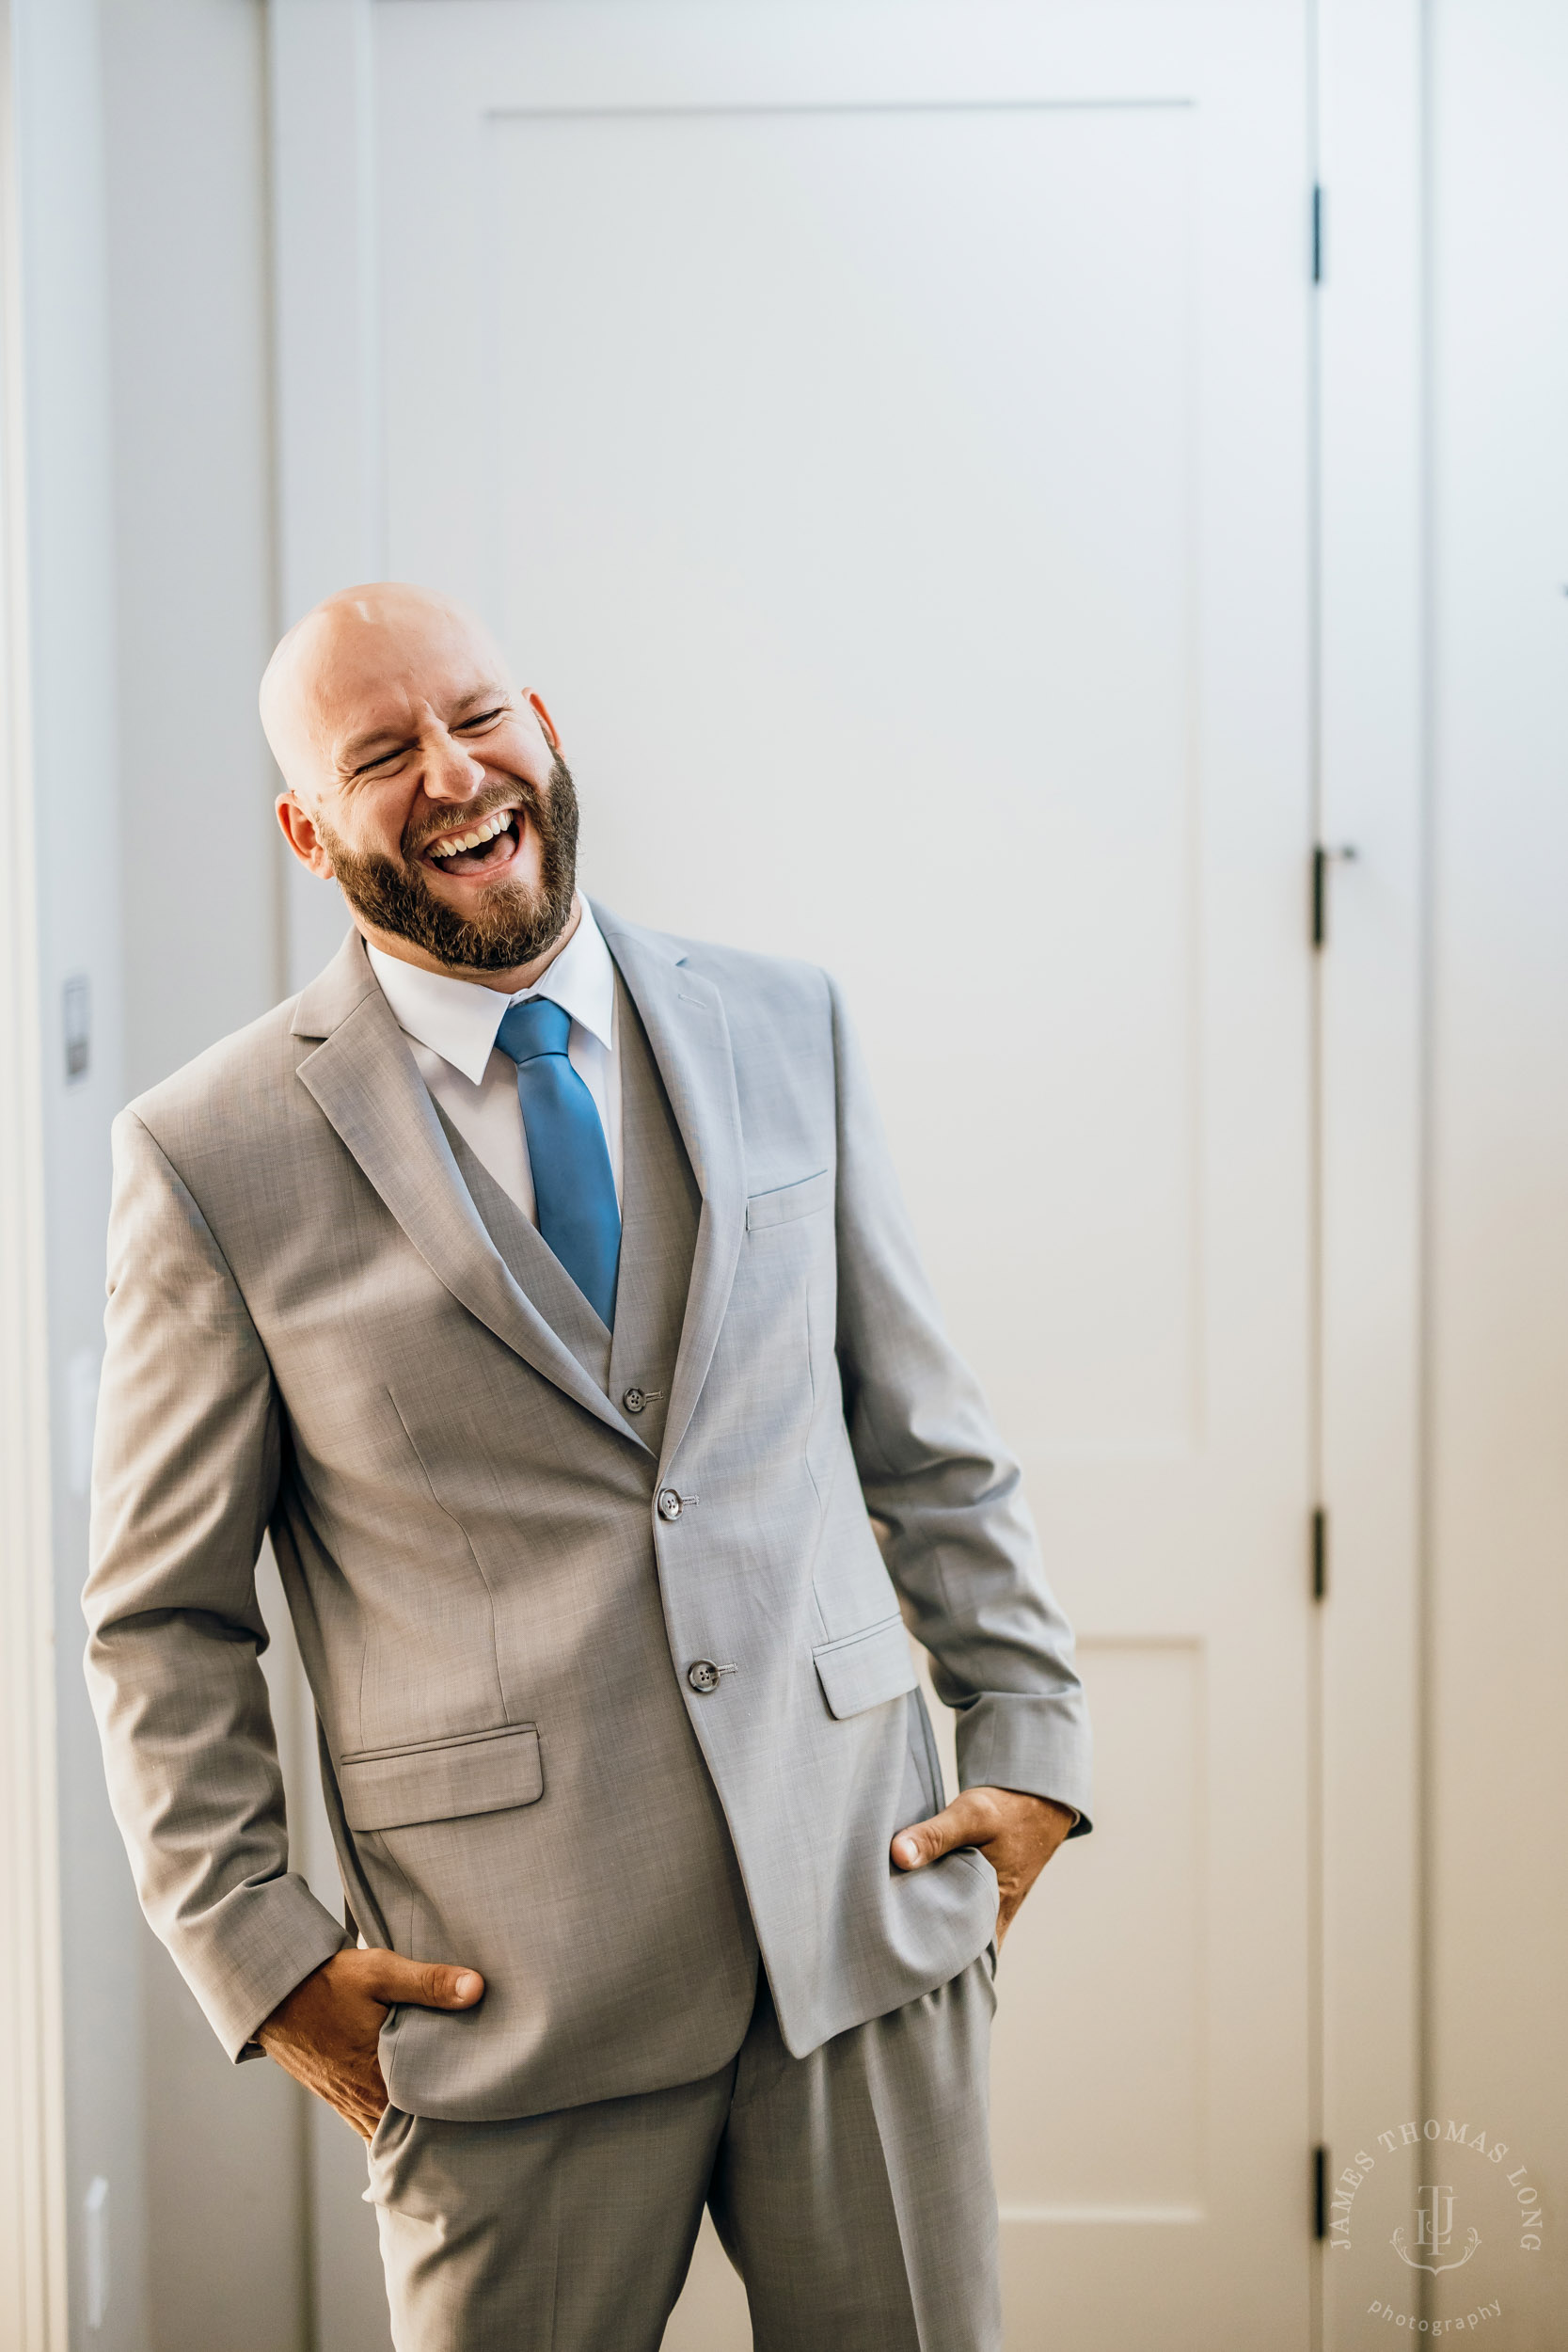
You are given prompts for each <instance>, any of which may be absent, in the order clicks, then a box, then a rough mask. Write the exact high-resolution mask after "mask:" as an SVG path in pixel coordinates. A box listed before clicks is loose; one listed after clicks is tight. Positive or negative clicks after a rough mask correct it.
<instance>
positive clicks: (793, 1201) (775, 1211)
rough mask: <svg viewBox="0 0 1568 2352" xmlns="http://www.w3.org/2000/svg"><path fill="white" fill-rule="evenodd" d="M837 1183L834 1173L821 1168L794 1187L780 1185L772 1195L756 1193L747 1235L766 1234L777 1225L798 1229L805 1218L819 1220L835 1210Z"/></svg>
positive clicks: (751, 1202) (748, 1211)
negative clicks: (833, 1205)
mask: <svg viewBox="0 0 1568 2352" xmlns="http://www.w3.org/2000/svg"><path fill="white" fill-rule="evenodd" d="M832 1200H833V1179H832V1170H831V1169H829V1168H818V1170H817V1171H816V1174H815V1175H814V1176H801V1177H799V1178H797V1180H796V1182H795V1183H794V1184H777V1185H775V1186H774V1187H773V1189H772V1190H771V1191H770V1192H753V1193H752V1197H751V1199H750V1200H748V1201H747V1203H746V1231H747V1232H749V1233H766V1232H770V1231H771V1230H772V1228H773V1227H774V1226H777V1225H795V1224H798V1223H799V1222H800V1218H801V1217H806V1216H817V1215H818V1214H819V1212H820V1211H822V1210H823V1209H829V1208H832Z"/></svg>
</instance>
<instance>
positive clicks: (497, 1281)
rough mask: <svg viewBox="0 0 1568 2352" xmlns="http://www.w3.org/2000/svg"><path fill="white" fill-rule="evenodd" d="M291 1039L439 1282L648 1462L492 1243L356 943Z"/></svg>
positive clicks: (304, 1004)
mask: <svg viewBox="0 0 1568 2352" xmlns="http://www.w3.org/2000/svg"><path fill="white" fill-rule="evenodd" d="M293 1032H294V1035H295V1036H296V1037H304V1038H311V1037H320V1038H321V1039H322V1043H321V1044H320V1045H318V1046H317V1048H316V1050H315V1052H314V1053H313V1054H308V1055H307V1056H306V1057H305V1058H304V1060H303V1061H302V1062H301V1063H300V1065H299V1071H298V1075H299V1079H300V1082H301V1084H302V1085H303V1086H304V1087H305V1088H306V1089H308V1090H309V1093H310V1094H311V1096H312V1097H313V1098H314V1100H315V1102H316V1103H317V1104H318V1105H319V1107H320V1109H321V1111H322V1113H323V1115H324V1117H325V1118H326V1119H327V1120H329V1121H330V1122H331V1124H332V1126H333V1128H334V1129H335V1130H336V1132H337V1135H338V1137H339V1140H340V1141H341V1143H342V1145H343V1147H344V1149H345V1150H346V1151H347V1152H349V1153H350V1154H351V1155H352V1156H353V1158H354V1159H355V1160H356V1162H357V1163H358V1166H359V1168H361V1170H362V1171H363V1173H364V1175H365V1177H366V1178H367V1180H368V1181H369V1183H370V1184H372V1185H373V1186H374V1188H375V1191H376V1192H377V1194H378V1195H379V1196H380V1198H381V1200H383V1201H384V1202H385V1203H386V1205H387V1207H388V1210H389V1211H390V1212H391V1214H392V1216H394V1217H395V1218H396V1219H397V1221H398V1223H399V1225H400V1226H401V1227H402V1228H403V1231H404V1233H406V1235H407V1236H408V1239H409V1240H410V1242H412V1244H413V1246H414V1248H416V1249H417V1250H418V1251H419V1253H420V1257H421V1258H422V1259H423V1260H424V1262H425V1263H426V1265H428V1266H429V1268H430V1270H431V1272H432V1273H433V1274H434V1275H435V1276H436V1279H437V1281H439V1282H441V1283H443V1284H444V1285H445V1287H446V1288H447V1289H448V1290H449V1291H451V1295H452V1296H453V1297H454V1298H455V1299H457V1300H458V1301H459V1302H460V1303H461V1304H462V1305H463V1306H465V1307H466V1308H467V1310H468V1312H469V1313H470V1314H471V1315H473V1316H475V1317H477V1319H478V1320H479V1321H480V1322H481V1323H483V1325H484V1327H485V1328H486V1329H487V1330H489V1331H493V1332H494V1333H495V1335H496V1337H497V1339H499V1341H501V1342H502V1343H503V1344H504V1345H505V1346H507V1347H510V1348H511V1349H512V1350H513V1352H514V1354H515V1355H518V1356H521V1357H522V1359H523V1360H524V1361H525V1362H526V1363H529V1364H531V1365H532V1367H533V1369H534V1371H535V1372H537V1373H539V1374H541V1375H543V1377H544V1378H545V1379H546V1380H549V1381H552V1382H553V1383H554V1384H555V1386H556V1387H557V1388H558V1389H562V1390H563V1391H565V1393H566V1394H567V1395H568V1396H569V1397H571V1398H572V1399H573V1400H574V1401H575V1402H576V1403H577V1404H578V1405H580V1406H582V1407H583V1409H584V1411H585V1412H590V1413H592V1414H593V1415H594V1418H595V1419H596V1420H598V1421H602V1422H605V1423H607V1425H608V1426H609V1427H610V1428H611V1429H613V1430H615V1431H617V1432H618V1433H619V1435H620V1436H622V1437H624V1438H630V1439H631V1441H632V1443H633V1444H634V1445H636V1446H637V1447H639V1449H640V1450H641V1451H643V1452H646V1450H647V1449H646V1447H644V1446H643V1443H642V1440H641V1438H639V1436H638V1434H637V1432H636V1430H635V1429H633V1428H632V1427H631V1425H630V1423H629V1422H626V1421H625V1420H623V1419H622V1417H621V1415H620V1414H619V1413H618V1412H617V1411H616V1409H615V1407H614V1406H613V1405H611V1403H610V1399H609V1398H608V1396H606V1395H605V1393H604V1391H603V1390H601V1389H598V1388H595V1386H594V1382H593V1380H592V1379H591V1377H590V1376H589V1375H588V1374H587V1373H586V1372H585V1371H584V1370H583V1367H582V1366H581V1364H579V1363H578V1359H577V1358H576V1357H575V1356H574V1355H573V1354H572V1352H571V1349H570V1348H568V1347H567V1346H565V1345H564V1343H562V1341H561V1340H559V1339H558V1338H557V1337H556V1334H555V1333H554V1332H553V1331H552V1330H551V1329H550V1327H549V1325H548V1324H547V1323H546V1321H545V1318H544V1317H543V1315H541V1314H540V1313H539V1311H537V1309H536V1308H535V1307H534V1306H533V1304H532V1302H531V1300H530V1299H529V1298H528V1297H527V1295H525V1293H524V1292H523V1291H522V1290H521V1289H520V1288H519V1287H518V1285H517V1283H516V1282H515V1280H514V1279H513V1277H512V1275H511V1274H510V1273H509V1272H508V1270H507V1267H506V1265H505V1263H503V1261H502V1259H501V1257H500V1254H499V1251H498V1250H497V1248H495V1246H494V1244H493V1243H492V1241H491V1239H490V1236H489V1234H488V1233H487V1232H485V1230H484V1226H483V1221H482V1219H481V1217H480V1215H479V1212H478V1210H477V1209H476V1208H475V1206H474V1204H473V1202H472V1200H470V1198H469V1196H468V1191H467V1186H466V1184H464V1182H463V1179H462V1176H461V1174H460V1172H459V1170H458V1166H457V1162H456V1160H455V1159H454V1158H453V1156H452V1152H451V1145H450V1144H449V1143H448V1141H447V1138H446V1136H445V1135H444V1134H443V1133H442V1130H441V1122H440V1120H439V1119H438V1118H437V1116H436V1105H435V1104H434V1103H433V1102H432V1101H431V1099H430V1094H429V1091H428V1089H426V1087H425V1084H424V1081H423V1079H422V1078H421V1077H420V1073H419V1069H418V1067H417V1065H416V1063H415V1061H414V1057H413V1056H412V1054H410V1052H409V1051H408V1047H407V1044H406V1043H405V1041H404V1035H403V1031H402V1030H401V1029H400V1028H399V1027H398V1025H397V1022H396V1020H395V1018H394V1017H393V1013H392V1009H391V1007H390V1006H389V1005H388V1002H387V999H386V998H385V996H383V994H382V993H381V990H380V988H379V987H378V986H377V984H376V978H375V975H374V973H373V972H372V970H371V967H370V964H369V962H368V961H367V960H366V957H365V950H364V946H363V944H362V942H361V940H360V938H359V934H358V933H357V931H355V932H351V933H350V935H349V938H348V939H347V941H345V943H344V945H343V946H342V948H341V951H340V953H339V954H338V955H337V956H335V957H334V958H333V960H332V961H331V963H330V964H328V966H327V968H326V970H325V972H324V973H323V974H322V975H321V977H320V978H319V979H317V980H315V981H313V982H312V983H311V985H310V986H309V988H308V989H307V990H306V991H305V992H304V993H303V995H302V996H301V997H300V1000H299V1006H298V1009H297V1010H296V1011H295V1014H294V1021H293Z"/></svg>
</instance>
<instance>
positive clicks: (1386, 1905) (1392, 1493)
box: [1313, 0, 1430, 2344]
mask: <svg viewBox="0 0 1568 2352" xmlns="http://www.w3.org/2000/svg"><path fill="white" fill-rule="evenodd" d="M1424 28H1425V11H1424V9H1423V7H1422V0H1319V5H1318V7H1317V8H1316V21H1315V25H1314V34H1315V51H1316V55H1315V58H1314V74H1313V79H1314V84H1315V98H1316V117H1317V119H1316V126H1315V127H1316V148H1317V154H1318V168H1317V182H1318V186H1319V188H1320V190H1321V191H1322V197H1321V203H1320V207H1319V209H1318V215H1317V229H1318V234H1317V238H1316V240H1315V242H1316V244H1317V247H1318V255H1319V260H1320V264H1321V268H1320V282H1319V283H1318V284H1317V286H1316V288H1315V297H1314V309H1315V323H1314V369H1315V377H1316V382H1315V387H1314V389H1315V401H1314V406H1315V413H1316V448H1315V452H1314V466H1315V474H1316V512H1317V526H1316V530H1317V548H1316V570H1317V580H1316V582H1315V586H1316V596H1315V604H1316V613H1317V618H1316V644H1315V648H1314V655H1315V669H1316V694H1315V701H1316V709H1317V741H1316V744H1315V745H1314V771H1315V773H1314V789H1315V797H1316V802H1317V834H1318V841H1319V843H1320V844H1322V845H1323V846H1324V847H1325V848H1327V849H1341V848H1352V849H1354V851H1355V853H1356V854H1355V859H1354V863H1338V862H1336V863H1335V864H1333V865H1331V866H1329V868H1328V892H1327V906H1326V915H1327V938H1326V941H1325V943H1324V945H1323V947H1322V948H1321V950H1320V951H1319V952H1318V954H1317V958H1316V961H1317V990H1316V1038H1315V1041H1314V1043H1315V1055H1314V1058H1315V1062H1316V1068H1317V1092H1318V1102H1317V1106H1316V1107H1317V1118H1316V1122H1315V1124H1316V1129H1317V1138H1318V1140H1317V1169H1316V1192H1317V1226H1318V1232H1317V1257H1318V1282H1317V1289H1318V1365H1317V1375H1318V1377H1317V1390H1318V1397H1319V1407H1318V1427H1317V1430H1316V1433H1315V1444H1316V1451H1317V1464H1316V1469H1317V1482H1316V1483H1317V1491H1318V1495H1319V1499H1320V1502H1321V1503H1322V1505H1323V1509H1324V1511H1325V1513H1326V1546H1325V1549H1326V1563H1325V1565H1326V1578H1327V1594H1326V1597H1325V1598H1324V1600H1323V1603H1322V1605H1321V1606H1320V1607H1319V1608H1318V1609H1317V1610H1316V1611H1315V1612H1314V1614H1315V1617H1316V1619H1317V1644H1316V1671H1317V1674H1318V1677H1319V1692H1320V1704H1319V1708H1318V1718H1319V1726H1320V1732H1319V1737H1320V1752H1319V1755H1318V1756H1317V1758H1316V1759H1315V1763H1316V1772H1315V1778H1316V1781H1317V1787H1318V1805H1317V1817H1316V1821H1315V1825H1314V1827H1315V1847H1316V1851H1315V1853H1314V1856H1313V1867H1314V1876H1315V1880H1316V1885H1315V1890H1314V1893H1315V1908H1316V1914H1317V1921H1318V1937H1317V1941H1318V1950H1319V1966H1320V1970H1321V1976H1320V1983H1319V1996H1318V2003H1317V2006H1318V2019H1317V2026H1318V2031H1319V2034H1320V2037H1321V2040H1320V2048H1319V2066H1318V2070H1317V2071H1318V2074H1319V2079H1320V2083H1321V2098H1322V2106H1321V2109H1320V2118H1319V2128H1318V2138H1319V2140H1320V2142H1321V2143H1322V2144H1323V2147H1324V2149H1325V2151H1326V2159H1325V2169H1326V2174H1327V2182H1328V2185H1329V2188H1330V2190H1332V2185H1333V2183H1334V2180H1335V2179H1336V2177H1337V2176H1338V2171H1339V2169H1340V2168H1341V2167H1342V2166H1343V2165H1344V2164H1345V2163H1346V2162H1347V2161H1348V2159H1349V2158H1350V2157H1351V2156H1352V2155H1353V2154H1354V2151H1355V2150H1356V2149H1357V2148H1358V2147H1365V2146H1368V2145H1370V2144H1371V2143H1370V2140H1369V2138H1368V2135H1369V2134H1373V2133H1376V2132H1377V2131H1379V2130H1381V2129H1384V2128H1386V2126H1387V2125H1388V2124H1389V2123H1390V2122H1394V2121H1395V2120H1396V2119H1397V2120H1398V2121H1399V2122H1403V2121H1404V2120H1405V2119H1406V2118H1408V2117H1411V2116H1415V2115H1417V2114H1418V2112H1419V2105H1418V2103H1419V2097H1420V2090H1419V2084H1420V2065H1419V2053H1420V2047H1421V2016H1420V2009H1421V1985H1422V1961H1421V1947H1422V1917H1421V1900H1422V1897H1421V1884H1420V1863H1419V1856H1420V1849H1421V1792H1420V1786H1419V1753H1420V1721H1421V1706H1422V1697H1421V1686H1422V1678H1423V1676H1422V1665H1423V1647H1424V1633H1423V1627H1424V1623H1425V1615H1426V1604H1425V1572H1424V1550H1425V1534H1424V1527H1423V1514H1422V1506H1421V1495H1422V1437H1423V1394H1424V1388H1425V1375H1424V1359H1425V1344H1426V1342H1425V1329H1424V1300H1423V1291H1424V1280H1423V1276H1424V1261H1425V1241H1424V1223H1425V1161H1426V1152H1425V1117H1426V1115H1425V1098H1426V1093H1427V1087H1428V1073H1427V1018H1426V967H1427V961H1428V955H1427V942H1428V930H1429V923H1430V883H1429V860H1428V853H1427V826H1428V798H1429V796H1428V791H1427V759H1426V691H1427V681H1426V670H1427V664H1426V645H1425V598H1426V585H1425V583H1426V577H1427V558H1428V551H1427V546H1426V507H1427V499H1426V457H1425V444H1426V421H1427V420H1426V403H1427V399H1428V396H1429V394H1428V385H1429V375H1428V371H1427V366H1426V352H1425V343H1424V335H1425V328H1424V317H1423V313H1424V308H1425V243H1426V236H1425V220H1424V212H1425V203H1424V191H1423V177H1424V88H1423V85H1424V66H1423V40H1424ZM1323 2269H1324V2273H1325V2275H1324V2276H1323V2280H1322V2287H1323V2299H1324V2313H1323V2339H1322V2340H1323V2341H1325V2342H1327V2343H1330V2344H1332V2343H1334V2342H1335V2341H1336V2340H1337V2338H1338V2328H1337V2326H1336V2324H1335V2312H1334V2276H1333V2254H1332V2251H1331V2250H1329V2249H1328V2248H1327V2247H1325V2249H1324V2251H1323Z"/></svg>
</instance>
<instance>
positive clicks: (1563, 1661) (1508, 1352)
mask: <svg viewBox="0 0 1568 2352" xmlns="http://www.w3.org/2000/svg"><path fill="white" fill-rule="evenodd" d="M1433 96H1434V101H1435V103H1434V109H1433V124H1432V131H1433V195H1434V206H1433V229H1434V242H1433V259H1434V272H1433V326H1434V330H1435V331H1434V341H1433V359H1434V370H1433V380H1432V397H1433V424H1434V437H1433V527H1434V535H1433V595H1434V607H1433V641H1432V657H1433V659H1432V675H1431V692H1432V713H1433V850H1434V909H1433V912H1434V959H1433V983H1434V986H1433V1022H1434V1026H1433V1092H1434V1104H1433V1108H1434V1123H1433V1153H1432V1165H1431V1184H1432V1200H1433V1234H1432V1240H1433V1249H1432V1266H1431V1299H1430V1306H1431V1333H1432V1348H1433V1357H1432V1361H1433V1390H1432V1401H1431V1417H1430V1430H1429V1465H1428V1468H1429V1478H1430V1496H1431V1535H1432V1567H1433V1626H1432V1636H1433V1639H1432V1668H1433V1679H1432V1689H1431V1694H1430V1702H1431V1714H1430V1721H1431V1742H1430V1786H1431V1788H1432V1791H1433V1813H1432V1820H1431V1854H1430V1905H1431V1909H1430V1921H1431V1931H1432V1943H1431V1968H1432V2008H1431V2015H1430V2021H1429V2030H1430V2038H1431V2048H1430V2059H1429V2069H1430V2103H1431V2104H1430V2107H1429V2111H1430V2112H1431V2113H1433V2114H1436V2115H1439V2116H1445V2117H1447V2116H1449V2115H1452V2116H1455V2117H1458V2118H1461V2119H1463V2118H1465V2117H1468V2118H1469V2119H1470V2120H1471V2122H1472V2124H1474V2123H1481V2122H1484V2124H1485V2125H1486V2127H1487V2129H1488V2131H1489V2132H1493V2133H1497V2135H1499V2136H1500V2137H1502V2138H1503V2139H1505V2140H1506V2141H1508V2142H1509V2143H1510V2146H1511V2150H1512V2151H1513V2153H1511V2155H1510V2157H1509V2167H1510V2169H1513V2166H1514V2165H1515V2163H1516V2162H1523V2163H1527V2164H1528V2166H1529V2168H1530V2177H1531V2179H1532V2180H1533V2181H1534V2182H1535V2184H1536V2185H1537V2186H1538V2187H1539V2188H1540V2189H1541V2190H1542V2191H1543V2192H1544V2196H1545V2198H1546V2206H1547V2211H1548V2212H1549V2213H1550V2214H1551V2215H1552V2216H1553V2222H1552V2228H1551V2231H1550V2233H1549V2234H1548V2237H1547V2240H1546V2244H1545V2245H1544V2248H1543V2249H1542V2250H1541V2252H1540V2253H1539V2254H1538V2255H1533V2256H1528V2257H1527V2256H1525V2255H1523V2254H1521V2255H1519V2257H1518V2259H1517V2261H1516V2262H1515V2263H1514V2264H1513V2274H1516V2280H1513V2293H1512V2296H1511V2298H1510V2301H1511V2312H1512V2318H1511V2328H1512V2332H1511V2333H1510V2335H1509V2337H1508V2342H1509V2343H1510V2344H1518V2345H1519V2346H1520V2347H1521V2352H1530V2348H1531V2347H1539V2352H1545V2348H1546V2347H1547V2346H1553V2345H1557V2344H1560V2343H1561V2342H1562V2340H1563V2313H1564V2312H1565V2311H1568V2259H1565V2256H1564V2251H1563V2242H1562V2234H1561V2217H1562V2215H1563V2212H1564V2210H1565V2206H1568V2132H1565V2126H1564V2102H1563V2086H1564V2083H1565V2082H1568V2013H1565V2010H1564V2007H1563V2003H1562V2000H1561V1997H1560V1994H1561V1987H1562V1984H1563V1981H1564V1978H1565V1975H1568V1879H1565V1872H1564V1866H1563V1859H1562V1857H1563V1851H1564V1847H1565V1844H1568V1836H1565V1829H1568V1824H1565V1821H1564V1812H1565V1805H1564V1795H1563V1791H1564V1788H1568V1708H1564V1704H1563V1681H1564V1676H1565V1671H1568V1573H1565V1569H1568V244H1565V240H1564V233H1563V228H1564V223H1565V221H1568V136H1565V132H1564V126H1565V124H1568V12H1565V11H1564V9H1563V8H1562V7H1561V6H1560V0H1434V6H1433ZM1513 2274H1511V2278H1512V2277H1513Z"/></svg>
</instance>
